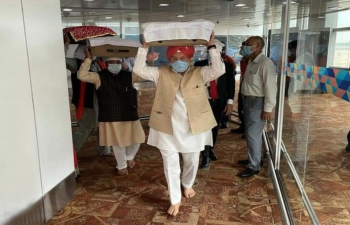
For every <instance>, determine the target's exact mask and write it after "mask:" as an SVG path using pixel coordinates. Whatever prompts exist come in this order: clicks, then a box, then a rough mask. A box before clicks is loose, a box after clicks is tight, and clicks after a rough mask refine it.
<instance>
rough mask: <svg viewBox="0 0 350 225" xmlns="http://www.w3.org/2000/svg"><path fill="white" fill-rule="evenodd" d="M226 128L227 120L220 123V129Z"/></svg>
mask: <svg viewBox="0 0 350 225" xmlns="http://www.w3.org/2000/svg"><path fill="white" fill-rule="evenodd" d="M226 128H228V122H224V123H221V125H220V129H226Z"/></svg>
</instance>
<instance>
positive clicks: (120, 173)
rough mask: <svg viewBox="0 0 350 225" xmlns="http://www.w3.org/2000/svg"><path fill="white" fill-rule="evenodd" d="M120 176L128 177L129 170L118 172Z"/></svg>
mask: <svg viewBox="0 0 350 225" xmlns="http://www.w3.org/2000/svg"><path fill="white" fill-rule="evenodd" d="M118 174H119V175H120V176H124V175H127V174H129V173H128V170H127V169H126V168H125V169H121V170H118Z"/></svg>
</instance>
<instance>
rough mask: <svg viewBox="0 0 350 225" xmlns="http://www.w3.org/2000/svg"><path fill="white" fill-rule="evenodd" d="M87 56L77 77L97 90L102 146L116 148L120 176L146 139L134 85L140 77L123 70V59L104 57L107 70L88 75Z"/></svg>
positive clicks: (89, 62) (87, 53) (114, 149)
mask: <svg viewBox="0 0 350 225" xmlns="http://www.w3.org/2000/svg"><path fill="white" fill-rule="evenodd" d="M85 54H86V59H85V61H84V63H83V64H82V65H81V67H80V69H79V71H78V78H79V79H80V80H81V81H84V82H89V83H93V84H94V85H95V87H96V95H97V99H98V105H99V113H98V121H99V134H100V139H99V142H100V145H102V146H112V147H113V151H114V155H115V158H116V160H117V164H118V165H117V169H118V173H119V175H126V174H128V170H127V167H129V168H132V167H134V166H135V161H134V158H135V156H136V154H137V152H138V150H139V147H140V143H143V142H144V140H145V133H144V131H143V129H142V126H141V123H140V120H139V116H138V112H137V91H136V89H135V88H134V86H133V84H134V83H136V82H139V81H141V78H139V77H138V76H136V75H132V74H131V72H128V71H125V70H122V58H121V57H108V58H105V59H104V62H105V64H106V66H107V69H104V70H102V71H100V72H98V73H96V72H89V69H90V64H91V54H90V52H89V50H86V51H85Z"/></svg>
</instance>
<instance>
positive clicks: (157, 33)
mask: <svg viewBox="0 0 350 225" xmlns="http://www.w3.org/2000/svg"><path fill="white" fill-rule="evenodd" d="M141 26H142V28H143V29H144V32H143V35H144V38H145V41H146V42H153V41H164V40H192V39H201V40H206V41H209V38H210V35H211V33H212V31H213V29H214V27H215V24H214V23H212V22H210V21H206V20H194V21H190V22H149V23H144V24H142V25H141Z"/></svg>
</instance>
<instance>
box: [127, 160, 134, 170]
mask: <svg viewBox="0 0 350 225" xmlns="http://www.w3.org/2000/svg"><path fill="white" fill-rule="evenodd" d="M127 164H128V167H129V168H133V167H134V166H135V164H136V163H135V161H134V160H128V161H127Z"/></svg>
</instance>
